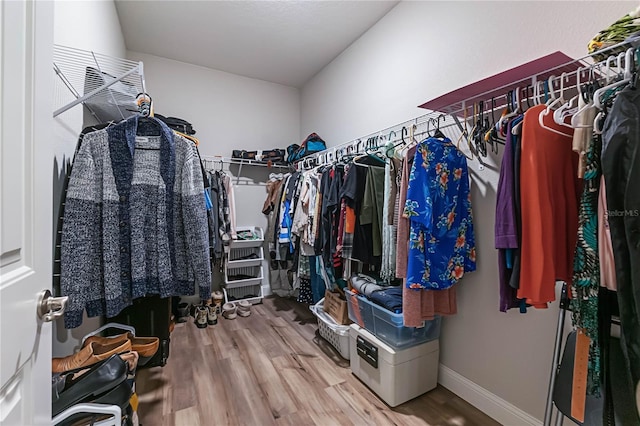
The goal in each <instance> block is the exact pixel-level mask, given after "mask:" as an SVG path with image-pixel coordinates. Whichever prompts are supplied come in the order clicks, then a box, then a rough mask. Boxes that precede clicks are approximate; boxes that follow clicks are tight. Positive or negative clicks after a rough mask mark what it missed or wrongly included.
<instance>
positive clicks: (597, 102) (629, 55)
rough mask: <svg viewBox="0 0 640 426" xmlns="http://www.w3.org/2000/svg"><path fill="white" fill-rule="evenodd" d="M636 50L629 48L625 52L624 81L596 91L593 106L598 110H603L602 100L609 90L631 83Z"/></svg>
mask: <svg viewBox="0 0 640 426" xmlns="http://www.w3.org/2000/svg"><path fill="white" fill-rule="evenodd" d="M634 50H635V49H634V48H629V49H627V51H626V52H625V58H624V78H623V79H622V80H619V81H616V82H615V83H611V84H607V85H606V86H604V87H601V88H600V89H598V90H596V91H595V93H594V94H593V105H594V106H595V107H596V108H598V109H602V108H603V106H604V105H603V104H602V99H601V98H602V95H604V94H605V93H606V92H607V91H608V90H611V89H615V88H617V87H620V86H623V85H625V84H627V83H629V82H630V81H631V78H632V77H633V67H632V66H631V64H632V63H634V62H635V60H634V58H633V55H634ZM607 62H608V60H607Z"/></svg>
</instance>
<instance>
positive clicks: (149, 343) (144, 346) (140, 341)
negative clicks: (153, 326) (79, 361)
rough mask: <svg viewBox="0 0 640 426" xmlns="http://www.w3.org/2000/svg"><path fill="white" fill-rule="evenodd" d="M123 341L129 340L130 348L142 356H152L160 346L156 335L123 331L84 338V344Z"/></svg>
mask: <svg viewBox="0 0 640 426" xmlns="http://www.w3.org/2000/svg"><path fill="white" fill-rule="evenodd" d="M124 341H130V342H131V350H133V351H136V352H138V354H139V355H140V356H141V357H142V358H148V357H152V356H154V355H155V354H156V352H157V351H158V347H159V346H160V339H158V338H157V337H134V336H133V335H132V334H131V333H123V334H119V335H117V336H113V337H102V336H91V337H89V338H87V340H85V342H84V344H85V345H88V344H90V343H92V342H98V343H100V344H103V345H105V344H109V343H111V342H124Z"/></svg>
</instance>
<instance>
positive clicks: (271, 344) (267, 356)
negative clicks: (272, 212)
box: [136, 297, 498, 426]
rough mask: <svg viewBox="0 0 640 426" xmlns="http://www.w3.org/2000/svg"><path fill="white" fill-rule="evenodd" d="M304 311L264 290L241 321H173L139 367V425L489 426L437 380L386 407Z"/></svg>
mask: <svg viewBox="0 0 640 426" xmlns="http://www.w3.org/2000/svg"><path fill="white" fill-rule="evenodd" d="M316 330H317V324H316V319H315V317H314V316H313V314H311V312H310V311H309V309H308V308H307V307H306V306H304V305H302V304H299V303H297V302H295V301H293V300H290V299H283V298H278V297H270V298H266V299H265V300H264V303H263V304H260V305H254V306H253V307H252V314H251V316H249V317H247V318H241V317H238V318H237V319H235V320H225V319H220V320H219V321H218V324H217V325H215V326H213V327H207V328H205V329H198V328H197V327H196V326H195V325H194V324H193V322H192V321H191V322H189V323H184V324H177V325H176V328H175V330H174V331H173V333H172V334H171V350H170V356H169V360H168V363H167V365H166V366H165V367H163V368H161V367H155V368H150V369H146V370H140V371H139V373H138V379H137V384H136V386H137V390H138V394H139V396H140V406H139V409H138V413H139V416H140V423H141V424H142V426H160V425H167V426H173V425H178V426H183V425H184V426H197V425H225V426H226V425H248V426H254V425H255V426H263V425H292V426H293V425H295V426H304V425H322V426H325V425H351V424H353V425H374V424H375V425H399V426H405V425H407V426H409V425H416V426H417V425H434V426H435V425H442V426H445V425H452V426H470V425H497V424H498V423H496V422H495V421H493V420H492V419H491V418H489V417H488V416H486V415H485V414H483V413H482V412H480V411H479V410H477V409H476V408H474V407H473V406H471V405H469V404H467V403H466V402H465V401H463V400H462V399H460V398H459V397H457V396H456V395H454V394H453V393H451V392H449V391H448V390H447V389H445V388H443V387H441V386H438V387H437V388H436V389H434V390H433V391H431V392H428V393H427V394H425V395H422V396H421V397H418V398H416V399H414V400H412V401H409V402H407V403H405V404H402V405H400V406H398V407H396V408H390V407H389V406H387V405H386V404H385V403H384V402H383V401H382V400H380V399H379V398H378V397H377V396H376V395H375V394H374V393H372V392H371V391H370V390H369V389H368V388H367V387H366V386H365V385H364V384H363V383H362V382H360V381H359V380H358V379H357V378H356V377H355V376H354V375H352V374H351V370H350V369H349V361H346V360H344V359H342V358H341V357H340V356H339V355H338V353H337V352H336V351H335V349H334V348H333V347H332V346H331V345H330V344H329V343H327V342H326V341H325V340H324V339H322V338H321V337H320V336H319V335H318V334H317V332H316Z"/></svg>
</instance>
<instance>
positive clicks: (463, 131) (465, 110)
mask: <svg viewBox="0 0 640 426" xmlns="http://www.w3.org/2000/svg"><path fill="white" fill-rule="evenodd" d="M474 107H475V105H474ZM468 135H469V133H468V132H467V108H465V109H464V130H462V133H461V134H460V136H459V137H458V140H457V141H456V148H458V151H460V152H461V153H462V154H463V155H464V156H465V157H467V160H473V150H472V149H471V144H469V151H470V152H471V157H469V156H468V155H467V153H466V152H464V151H463V150H462V149H460V141H461V140H462V139H465V140H466V141H467V143H468V139H467V136H468Z"/></svg>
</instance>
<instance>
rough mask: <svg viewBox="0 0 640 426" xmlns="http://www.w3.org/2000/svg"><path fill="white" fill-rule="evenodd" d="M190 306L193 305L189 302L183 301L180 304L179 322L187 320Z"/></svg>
mask: <svg viewBox="0 0 640 426" xmlns="http://www.w3.org/2000/svg"><path fill="white" fill-rule="evenodd" d="M190 308H191V306H190V305H189V304H188V303H185V302H182V303H179V304H178V322H187V320H188V319H189V310H190Z"/></svg>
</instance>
